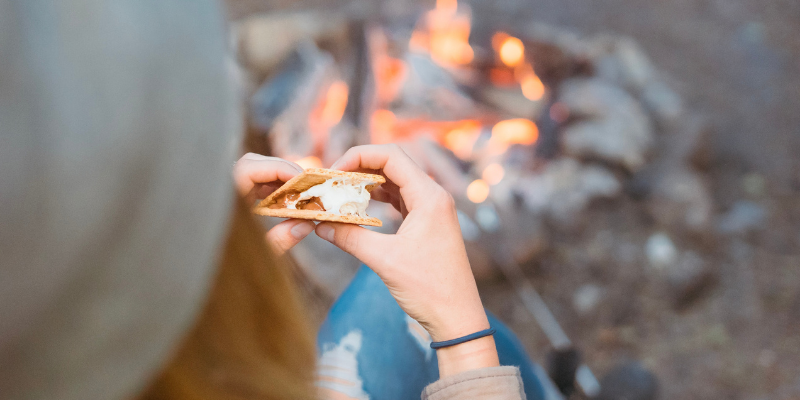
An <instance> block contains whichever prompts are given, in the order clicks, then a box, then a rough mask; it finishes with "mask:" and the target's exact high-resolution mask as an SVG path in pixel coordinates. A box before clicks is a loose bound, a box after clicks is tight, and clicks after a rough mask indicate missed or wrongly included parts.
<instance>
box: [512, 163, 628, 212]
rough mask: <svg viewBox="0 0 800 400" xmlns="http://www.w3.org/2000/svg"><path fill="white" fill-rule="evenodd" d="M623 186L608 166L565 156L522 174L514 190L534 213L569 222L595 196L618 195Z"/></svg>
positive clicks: (608, 196) (515, 183)
mask: <svg viewBox="0 0 800 400" xmlns="http://www.w3.org/2000/svg"><path fill="white" fill-rule="evenodd" d="M621 189H622V184H621V183H620V182H619V180H618V179H617V177H616V176H614V174H612V173H611V172H609V171H608V170H607V169H605V168H602V167H599V166H595V165H581V164H580V163H579V162H578V161H577V160H575V159H572V158H569V157H562V158H560V159H556V160H552V161H551V162H549V163H548V164H547V165H546V166H545V167H544V168H543V169H542V170H541V171H539V172H538V173H537V172H531V173H529V174H527V175H523V176H520V177H519V178H518V179H517V181H516V182H514V189H513V190H514V192H515V193H517V194H518V195H519V196H520V197H521V198H522V201H523V203H524V204H525V207H526V208H527V209H528V210H529V211H531V212H533V213H534V214H536V215H545V216H549V217H551V218H553V219H554V220H556V221H561V222H564V223H569V222H573V221H574V219H575V218H576V214H578V213H579V212H580V211H582V210H583V209H584V208H585V207H586V206H587V205H588V204H589V202H590V201H591V200H593V199H595V198H611V197H615V196H617V195H618V194H619V193H620V192H621Z"/></svg>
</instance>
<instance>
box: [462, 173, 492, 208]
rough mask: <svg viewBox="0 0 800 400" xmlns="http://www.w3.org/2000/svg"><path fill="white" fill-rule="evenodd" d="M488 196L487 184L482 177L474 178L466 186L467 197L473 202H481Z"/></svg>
mask: <svg viewBox="0 0 800 400" xmlns="http://www.w3.org/2000/svg"><path fill="white" fill-rule="evenodd" d="M487 197H489V184H488V183H486V182H485V181H484V180H483V179H476V180H474V181H472V183H470V184H469V186H467V198H468V199H469V201H471V202H473V203H483V202H484V201H486V198H487Z"/></svg>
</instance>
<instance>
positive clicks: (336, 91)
mask: <svg viewBox="0 0 800 400" xmlns="http://www.w3.org/2000/svg"><path fill="white" fill-rule="evenodd" d="M348 94H349V89H348V88H347V84H346V83H344V81H336V82H334V83H333V84H332V85H331V87H330V88H328V93H327V94H326V95H325V105H324V106H323V107H322V112H321V116H320V120H321V121H322V124H323V125H326V126H328V127H332V126H335V125H336V124H338V123H339V121H341V120H342V116H343V115H344V110H345V108H347V97H348Z"/></svg>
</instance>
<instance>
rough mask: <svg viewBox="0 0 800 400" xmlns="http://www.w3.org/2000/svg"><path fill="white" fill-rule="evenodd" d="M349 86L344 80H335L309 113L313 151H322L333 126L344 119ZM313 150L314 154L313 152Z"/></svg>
mask: <svg viewBox="0 0 800 400" xmlns="http://www.w3.org/2000/svg"><path fill="white" fill-rule="evenodd" d="M347 97H348V88H347V84H346V83H345V82H344V81H340V80H339V81H335V82H333V83H332V84H331V85H330V86H329V87H328V90H326V91H325V92H324V93H322V94H321V95H320V96H319V99H318V100H317V103H316V105H315V106H314V109H313V110H312V111H311V113H309V115H308V129H309V131H310V132H311V137H312V138H313V141H314V149H313V152H318V151H321V149H322V148H323V147H324V146H325V143H326V142H327V140H328V135H329V134H330V130H331V128H333V127H334V126H336V124H338V123H339V121H341V120H342V116H343V115H344V110H345V108H346V107H347ZM313 152H312V154H313Z"/></svg>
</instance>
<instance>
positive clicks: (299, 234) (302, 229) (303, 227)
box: [290, 222, 314, 240]
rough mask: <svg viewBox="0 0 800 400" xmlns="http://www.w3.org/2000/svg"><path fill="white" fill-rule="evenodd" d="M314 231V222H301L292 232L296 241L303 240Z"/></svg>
mask: <svg viewBox="0 0 800 400" xmlns="http://www.w3.org/2000/svg"><path fill="white" fill-rule="evenodd" d="M313 230H314V223H313V222H301V223H299V224H297V225H295V226H293V227H292V229H291V230H290V232H291V233H292V236H294V238H295V239H298V240H299V239H303V238H304V237H306V236H308V234H309V233H311V231H313Z"/></svg>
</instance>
